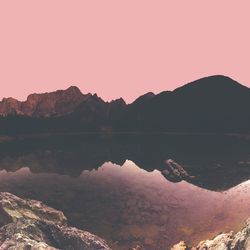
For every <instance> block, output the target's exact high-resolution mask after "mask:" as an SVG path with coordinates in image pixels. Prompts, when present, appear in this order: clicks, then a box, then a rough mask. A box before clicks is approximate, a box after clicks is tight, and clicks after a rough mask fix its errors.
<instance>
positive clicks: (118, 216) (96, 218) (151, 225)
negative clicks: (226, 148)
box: [0, 160, 250, 250]
mask: <svg viewBox="0 0 250 250" xmlns="http://www.w3.org/2000/svg"><path fill="white" fill-rule="evenodd" d="M0 191H7V192H11V193H14V194H16V195H18V196H21V197H26V198H32V199H37V200H41V201H43V202H45V203H46V204H48V205H50V206H52V207H55V208H57V209H60V210H62V211H63V212H64V213H65V215H66V216H67V217H68V218H69V220H70V221H69V222H70V224H71V225H74V226H76V227H79V228H82V229H84V230H88V231H90V232H93V233H95V234H98V235H99V236H101V237H103V238H105V239H107V240H108V241H109V242H112V244H113V246H114V249H124V250H125V249H128V246H132V245H136V244H142V245H143V246H144V248H145V249H149V250H157V249H168V247H169V246H171V245H173V244H174V243H176V242H179V241H180V240H186V241H187V242H190V243H197V242H198V241H200V240H202V239H206V238H209V237H212V236H214V235H215V234H217V233H220V232H221V231H230V230H237V229H239V227H240V226H241V225H242V223H243V222H244V220H245V219H246V218H247V217H249V215H250V181H245V182H242V183H241V184H239V185H237V186H235V187H233V188H230V189H229V190H227V191H221V192H216V191H209V190H206V189H202V188H200V187H197V186H195V185H193V184H190V183H187V182H185V181H181V182H179V183H172V182H169V181H168V180H166V179H165V178H164V177H163V175H162V174H161V172H160V171H158V170H153V171H146V170H144V169H141V168H140V167H139V166H137V165H136V164H135V163H133V162H132V161H130V160H126V161H125V163H124V164H123V165H122V166H120V165H116V164H113V163H111V162H106V163H104V164H103V165H102V166H100V167H99V168H98V169H97V170H83V171H82V173H81V174H80V176H78V177H71V176H68V175H63V174H56V173H32V172H31V171H30V169H29V166H27V167H23V168H21V169H19V170H16V171H15V172H6V171H5V170H2V171H0Z"/></svg>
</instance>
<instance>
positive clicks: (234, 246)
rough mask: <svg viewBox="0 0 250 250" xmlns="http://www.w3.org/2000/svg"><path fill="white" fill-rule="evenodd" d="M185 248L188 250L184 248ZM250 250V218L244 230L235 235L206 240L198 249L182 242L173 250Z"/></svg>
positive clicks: (230, 233) (222, 235) (220, 235)
mask: <svg viewBox="0 0 250 250" xmlns="http://www.w3.org/2000/svg"><path fill="white" fill-rule="evenodd" d="M183 246H185V247H186V248H183ZM185 249H191V250H250V218H249V219H248V220H247V221H246V224H245V226H244V228H243V229H242V230H240V231H239V232H238V233H236V234H234V233H233V232H229V233H221V234H219V235H217V236H216V237H215V238H214V239H211V240H205V241H202V242H200V243H199V244H198V246H196V247H192V248H188V247H187V246H186V245H185V243H184V242H180V243H179V244H176V245H175V246H173V247H172V249H171V250H185Z"/></svg>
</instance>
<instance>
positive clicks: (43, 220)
mask: <svg viewBox="0 0 250 250" xmlns="http://www.w3.org/2000/svg"><path fill="white" fill-rule="evenodd" d="M0 226H1V228H0V249H1V250H7V249H8V250H23V249H24V250H45V249H46V250H54V249H65V250H78V249H79V250H80V249H86V250H111V249H110V248H109V246H108V245H107V244H106V242H105V241H104V240H103V239H101V238H99V237H98V236H96V235H93V234H91V233H89V232H86V231H82V230H79V229H77V228H73V227H69V226H68V225H67V219H66V217H65V216H64V214H63V213H62V212H60V211H58V210H55V209H53V208H50V207H48V206H46V205H44V204H43V203H42V202H39V201H35V200H24V199H21V198H18V197H16V196H14V195H12V194H9V193H0Z"/></svg>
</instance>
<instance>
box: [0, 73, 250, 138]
mask: <svg viewBox="0 0 250 250" xmlns="http://www.w3.org/2000/svg"><path fill="white" fill-rule="evenodd" d="M249 107H250V89H249V88H248V87H246V86H243V85H241V84H240V83H238V82H236V81H234V80H233V79H231V78H229V77H226V76H221V75H216V76H210V77H205V78H202V79H199V80H196V81H194V82H191V83H188V84H186V85H184V86H182V87H180V88H177V89H175V90H174V91H164V92H161V93H160V94H157V95H155V94H154V93H151V92H150V93H146V94H145V95H143V96H140V97H139V98H137V99H136V100H135V101H134V102H133V103H131V104H126V103H125V101H124V100H123V99H122V98H120V99H117V100H114V101H111V102H105V101H104V100H102V99H101V98H100V97H98V96H97V95H96V94H94V95H92V94H83V93H81V91H80V90H79V89H78V88H77V87H75V86H72V87H69V88H68V89H66V90H57V91H55V92H51V93H44V94H31V95H29V96H28V98H27V100H26V101H23V102H21V101H18V100H16V99H13V98H3V100H2V101H1V102H0V131H1V132H0V133H1V134H9V133H11V134H13V133H39V132H79V131H81V132H100V131H104V132H110V131H115V132H236V131H237V132H239V131H240V132H246V131H249V130H250V112H249Z"/></svg>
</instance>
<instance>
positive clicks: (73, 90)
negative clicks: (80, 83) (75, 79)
mask: <svg viewBox="0 0 250 250" xmlns="http://www.w3.org/2000/svg"><path fill="white" fill-rule="evenodd" d="M65 91H66V92H71V93H80V94H82V92H81V90H80V89H79V88H78V87H77V86H70V87H68V88H67V89H66V90H65Z"/></svg>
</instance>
